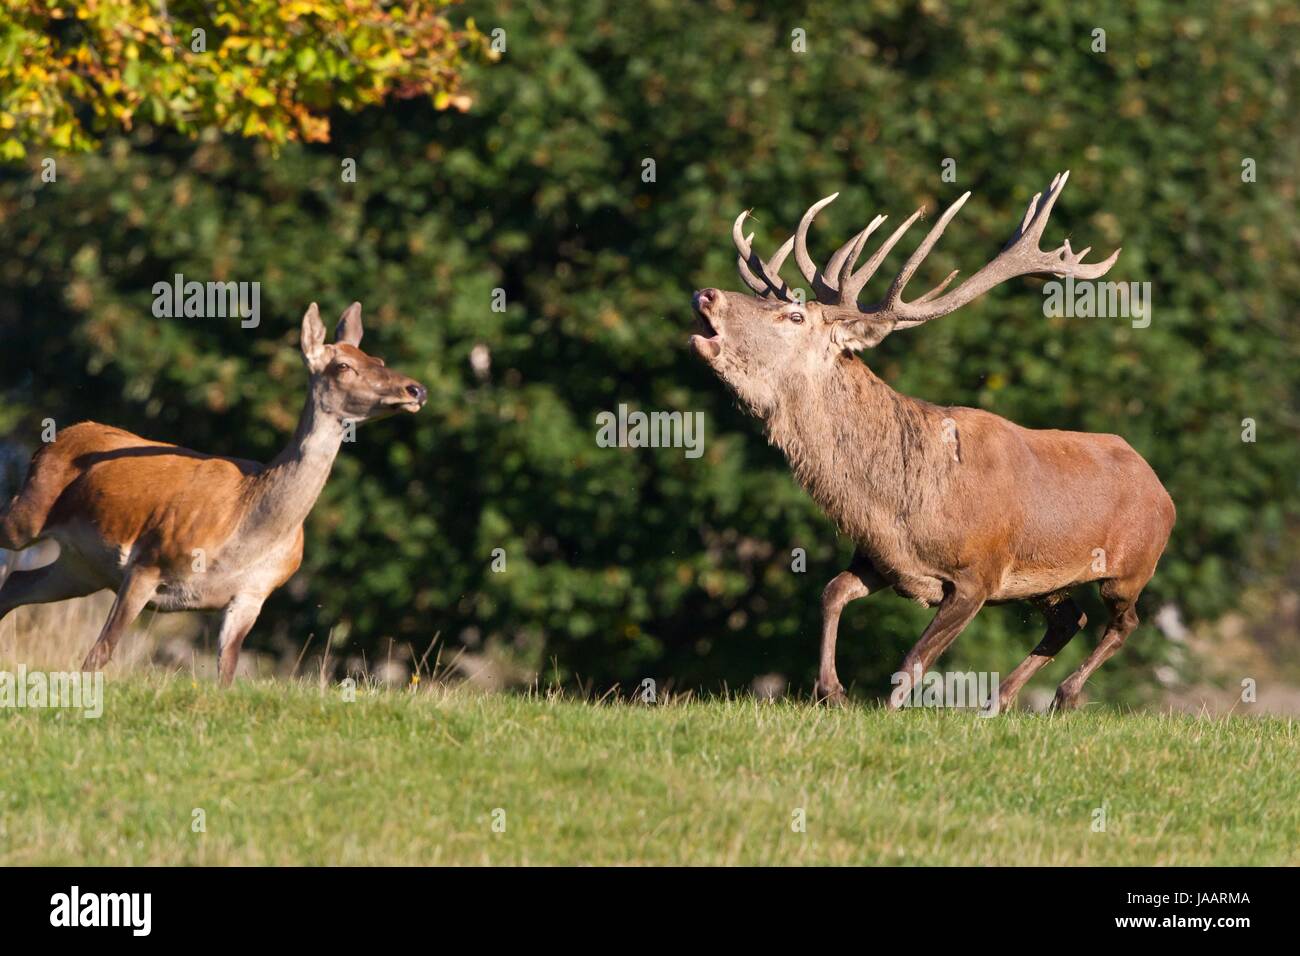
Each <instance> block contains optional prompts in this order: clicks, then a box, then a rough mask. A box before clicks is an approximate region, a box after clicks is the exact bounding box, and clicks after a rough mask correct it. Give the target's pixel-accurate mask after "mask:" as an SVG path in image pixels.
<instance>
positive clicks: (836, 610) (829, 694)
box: [815, 555, 889, 704]
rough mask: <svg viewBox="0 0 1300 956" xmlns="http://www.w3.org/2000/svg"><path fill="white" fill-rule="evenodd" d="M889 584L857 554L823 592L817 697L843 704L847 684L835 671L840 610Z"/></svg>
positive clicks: (832, 702) (819, 699) (831, 702)
mask: <svg viewBox="0 0 1300 956" xmlns="http://www.w3.org/2000/svg"><path fill="white" fill-rule="evenodd" d="M887 587H889V582H888V581H886V580H885V579H884V578H883V577H881V576H880V574H879V573H877V571H876V569H875V567H873V566H872V565H871V563H870V562H869V561H867V560H866V559H865V558H863V557H862V556H861V555H854V557H853V561H852V562H851V563H850V564H849V567H848V569H847V570H845V571H841V572H840V573H839V574H837V575H836V576H835V577H834V578H832V579H831V583H830V584H828V585H826V590H824V591H823V592H822V652H821V665H820V667H819V668H818V670H817V686H816V688H815V694H816V699H817V700H818V701H825V702H827V703H830V704H842V703H843V702H844V700H845V696H844V686H843V685H842V684H841V683H840V679H839V676H838V675H837V674H836V673H835V641H836V638H837V637H838V635H839V629H840V612H842V611H843V610H844V606H845V605H846V604H848V603H849V602H850V601H856V600H857V599H858V598H863V597H866V596H867V595H868V594H871V593H873V592H875V591H880V590H883V589H884V588H887Z"/></svg>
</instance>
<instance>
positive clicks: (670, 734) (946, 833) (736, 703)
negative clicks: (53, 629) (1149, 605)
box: [0, 675, 1300, 865]
mask: <svg viewBox="0 0 1300 956" xmlns="http://www.w3.org/2000/svg"><path fill="white" fill-rule="evenodd" d="M106 697H107V699H106V703H105V713H104V715H103V717H101V718H100V719H98V720H86V719H83V718H82V717H80V716H79V715H78V714H76V713H74V712H66V711H63V712H61V711H53V710H4V711H0V727H3V734H2V735H0V739H2V740H3V749H2V752H0V863H3V864H9V865H12V864H41V863H47V864H48V863H52V864H70V863H92V864H101V863H102V864H176V863H181V864H271V863H274V864H288V863H306V864H462V863H463V864H487V863H528V864H541V863H545V864H577V863H600V864H622V863H661V864H668V863H692V864H731V863H747V864H774V863H776V864H811V863H832V864H843V863H906V864H943V863H952V864H990V863H991V864H1057V863H1065V864H1071V863H1080V864H1202V863H1209V864H1286V863H1290V864H1294V863H1297V862H1300V851H1298V850H1297V843H1296V834H1297V833H1298V832H1300V775H1297V774H1296V765H1297V754H1298V753H1300V725H1298V724H1297V723H1296V722H1295V721H1290V720H1279V719H1265V718H1260V719H1254V718H1229V719H1220V718H1216V719H1209V718H1193V717H1186V716H1157V715H1150V714H1127V713H1118V712H1115V711H1106V710H1100V709H1096V710H1090V711H1085V712H1081V713H1076V714H1070V715H1065V716H1058V717H1036V716H1031V715H1028V714H1010V715H1003V716H1001V717H997V718H993V719H984V718H980V717H977V716H975V715H973V714H967V713H958V712H951V711H949V712H944V711H910V712H904V713H902V714H888V713H885V712H883V711H881V710H879V709H875V708H864V707H860V706H858V707H852V708H849V709H846V710H841V711H827V710H824V709H819V708H814V707H812V706H810V705H806V704H798V703H761V702H757V701H755V700H753V699H733V700H712V701H685V702H680V703H670V704H667V705H659V706H648V705H634V704H626V703H612V704H611V703H605V704H599V705H598V704H593V703H586V702H581V701H574V700H566V699H561V698H548V697H545V696H541V697H538V696H533V697H519V696H479V695H473V694H469V693H466V692H461V691H448V690H434V691H431V692H427V693H421V694H409V693H392V692H378V691H373V690H371V691H365V692H363V694H362V696H361V697H360V698H359V699H358V700H357V701H356V702H355V703H345V702H343V701H342V700H341V699H340V694H339V692H338V690H337V689H336V688H330V689H327V690H326V691H324V692H323V693H322V692H321V691H320V690H319V689H318V688H316V687H314V686H309V685H307V684H300V683H294V684H288V683H244V684H241V685H239V686H237V687H236V688H234V689H233V690H231V691H227V692H222V691H220V690H219V689H217V688H216V687H214V686H212V685H210V684H207V683H198V684H195V683H194V682H192V681H191V679H190V678H188V677H163V676H157V675H154V676H147V675H146V676H132V677H127V678H122V679H119V680H110V681H109V682H108V684H107V693H106ZM1103 804H1104V805H1105V806H1106V810H1107V819H1106V829H1105V832H1093V812H1094V809H1095V808H1097V807H1101V806H1102V805H1103ZM195 808H202V809H203V810H204V811H205V814H206V827H207V829H206V832H205V833H194V832H192V830H191V820H192V819H193V811H194V810H195ZM496 808H502V809H504V810H505V812H506V816H505V819H506V830H505V832H504V833H494V832H493V830H492V811H493V810H494V809H496ZM796 808H802V809H803V810H804V812H805V814H806V819H807V828H806V832H804V833H797V832H794V831H793V830H792V827H791V822H792V819H793V816H792V814H793V813H794V811H795V810H796Z"/></svg>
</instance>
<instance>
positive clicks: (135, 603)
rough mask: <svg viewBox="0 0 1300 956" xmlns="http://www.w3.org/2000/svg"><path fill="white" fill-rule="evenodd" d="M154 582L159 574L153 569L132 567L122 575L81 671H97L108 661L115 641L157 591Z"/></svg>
mask: <svg viewBox="0 0 1300 956" xmlns="http://www.w3.org/2000/svg"><path fill="white" fill-rule="evenodd" d="M158 580H159V573H158V570H157V569H156V568H141V567H134V568H131V569H130V570H128V571H127V572H126V577H124V578H123V579H122V586H121V587H119V588H118V589H117V600H115V601H114V602H113V610H111V611H109V612H108V620H107V621H105V622H104V629H103V630H102V631H100V632H99V640H97V641H95V646H94V647H92V648H91V649H90V653H89V654H87V655H86V660H85V662H84V663H83V664H82V665H81V667H82V669H83V670H87V671H97V670H100V669H101V668H102V667H103V666H104V665H105V664H107V663H108V662H109V661H110V660H112V657H113V649H114V648H116V647H117V642H118V640H119V639H120V638H121V637H122V635H123V634H124V633H126V629H127V628H128V627H130V626H131V623H132V622H133V621H134V620H135V619H136V618H137V617H139V616H140V612H141V611H143V610H144V609H145V605H147V604H148V603H149V602H150V600H152V599H153V596H154V592H156V591H157V590H158Z"/></svg>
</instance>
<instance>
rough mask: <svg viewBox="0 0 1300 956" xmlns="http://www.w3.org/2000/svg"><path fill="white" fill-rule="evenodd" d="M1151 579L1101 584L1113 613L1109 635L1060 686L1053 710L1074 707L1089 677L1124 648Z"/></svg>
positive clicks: (1134, 625) (1053, 703)
mask: <svg viewBox="0 0 1300 956" xmlns="http://www.w3.org/2000/svg"><path fill="white" fill-rule="evenodd" d="M1150 577H1151V576H1150V575H1147V576H1146V577H1145V578H1143V579H1142V580H1141V581H1140V582H1137V583H1134V582H1133V581H1126V580H1122V579H1115V578H1112V579H1111V580H1108V581H1103V582H1102V585H1101V598H1102V600H1103V601H1105V602H1106V607H1107V608H1108V609H1109V611H1110V623H1109V624H1107V625H1106V633H1105V634H1104V635H1102V638H1101V643H1100V644H1098V645H1097V647H1096V648H1095V649H1094V650H1093V652H1092V653H1091V654H1089V655H1088V658H1087V660H1085V661H1084V662H1083V663H1082V664H1080V665H1079V668H1078V670H1076V671H1075V672H1074V673H1073V674H1071V675H1070V676H1069V677H1067V678H1066V679H1065V680H1063V681H1062V682H1061V686H1060V687H1058V688H1057V689H1056V699H1055V700H1054V701H1053V702H1052V709H1053V710H1070V709H1072V708H1074V707H1075V706H1076V705H1077V704H1078V700H1079V692H1080V691H1082V690H1083V685H1084V683H1086V682H1087V680H1088V678H1089V677H1091V676H1092V675H1093V673H1094V672H1095V671H1096V670H1097V668H1099V667H1100V666H1101V665H1102V664H1104V663H1106V661H1108V660H1110V658H1111V657H1112V656H1113V655H1114V654H1115V652H1116V651H1118V650H1119V649H1120V648H1121V647H1123V646H1124V640H1125V638H1127V637H1128V636H1129V635H1130V634H1132V633H1133V629H1134V628H1135V627H1137V625H1138V616H1137V611H1136V610H1135V609H1134V606H1135V605H1136V604H1137V599H1138V595H1139V594H1140V593H1141V592H1142V588H1144V587H1145V586H1146V583H1147V581H1148V580H1150Z"/></svg>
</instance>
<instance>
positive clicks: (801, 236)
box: [794, 193, 839, 301]
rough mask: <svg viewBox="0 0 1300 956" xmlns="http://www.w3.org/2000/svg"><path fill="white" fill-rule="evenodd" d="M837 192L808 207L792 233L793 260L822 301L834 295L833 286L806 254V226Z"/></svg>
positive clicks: (830, 201) (829, 202)
mask: <svg viewBox="0 0 1300 956" xmlns="http://www.w3.org/2000/svg"><path fill="white" fill-rule="evenodd" d="M838 196H839V193H831V194H830V195H829V196H827V197H826V198H824V199H819V200H818V201H817V202H815V203H813V204H812V205H811V206H809V207H808V211H807V212H805V213H804V214H803V218H802V219H800V220H799V228H798V229H796V230H795V234H794V261H795V262H796V263H797V264H798V266H799V271H800V272H802V273H803V277H804V279H806V280H807V281H808V283H809V284H810V285H811V286H812V287H813V294H814V295H815V296H816V297H817V298H818V299H820V300H822V301H828V300H830V299H832V298H833V297H834V295H835V288H834V287H833V286H831V285H829V284H828V283H827V282H826V280H825V278H824V277H823V276H822V273H821V272H820V270H818V268H817V263H815V262H813V260H812V256H810V255H809V254H808V228H809V227H810V226H811V225H812V221H813V219H815V218H816V217H817V214H818V213H819V212H821V211H822V210H823V209H825V208H826V207H827V206H829V205H830V204H831V203H833V202H834V201H835V200H836V198H837V197H838Z"/></svg>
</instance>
